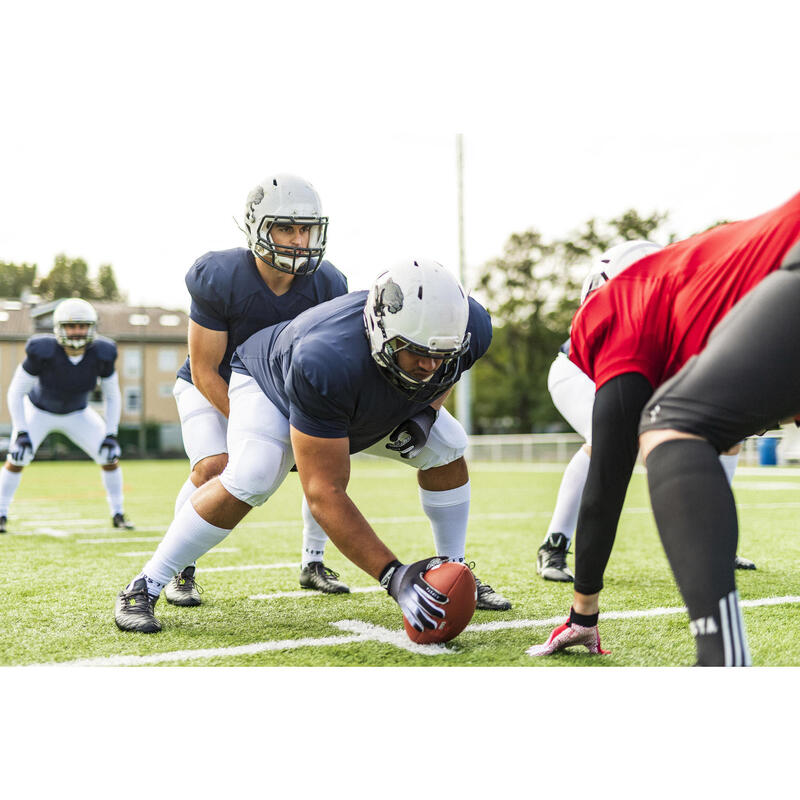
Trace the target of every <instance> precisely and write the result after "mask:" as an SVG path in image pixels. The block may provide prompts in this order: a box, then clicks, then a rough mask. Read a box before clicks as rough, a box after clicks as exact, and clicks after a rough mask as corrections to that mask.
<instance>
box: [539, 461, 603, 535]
mask: <svg viewBox="0 0 800 800" xmlns="http://www.w3.org/2000/svg"><path fill="white" fill-rule="evenodd" d="M591 460H592V459H591V458H589V455H588V453H587V452H586V451H585V450H584V449H583V448H582V447H581V449H580V450H578V452H577V453H575V455H574V456H572V458H571V459H570V462H569V464H567V468H566V469H565V470H564V475H563V477H562V478H561V486H559V487H558V497H557V498H556V507H555V509H554V510H553V517H552V519H551V520H550V527H548V529H547V536H550V534H551V533H563V534H564V536H566V537H567V542H571V541H572V537H573V535H574V534H575V526H576V525H577V524H578V511H579V510H580V507H581V495H582V494H583V487H584V485H585V484H586V477H587V475H588V474H589V464H590V463H591ZM547 536H546V537H545V540H547Z"/></svg>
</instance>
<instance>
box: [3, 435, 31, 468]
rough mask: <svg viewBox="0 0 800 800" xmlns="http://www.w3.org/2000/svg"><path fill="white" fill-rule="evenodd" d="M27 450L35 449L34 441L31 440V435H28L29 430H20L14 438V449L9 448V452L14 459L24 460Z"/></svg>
mask: <svg viewBox="0 0 800 800" xmlns="http://www.w3.org/2000/svg"><path fill="white" fill-rule="evenodd" d="M26 450H31V451H33V442H32V441H31V437H30V436H28V432H27V431H20V432H19V433H18V434H17V438H16V439H15V440H14V444H13V445H12V449H11V450H9V452H8V454H9V455H10V456H11V459H12V460H13V461H23V460H24V458H25V451H26Z"/></svg>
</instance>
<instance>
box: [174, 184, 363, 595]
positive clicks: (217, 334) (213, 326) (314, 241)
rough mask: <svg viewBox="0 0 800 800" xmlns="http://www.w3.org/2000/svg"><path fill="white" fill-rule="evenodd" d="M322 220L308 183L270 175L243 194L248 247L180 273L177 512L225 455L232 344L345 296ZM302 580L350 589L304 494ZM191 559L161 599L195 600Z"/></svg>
mask: <svg viewBox="0 0 800 800" xmlns="http://www.w3.org/2000/svg"><path fill="white" fill-rule="evenodd" d="M327 229H328V218H327V217H325V216H323V215H322V206H321V204H320V199H319V195H318V194H317V192H316V190H315V189H314V187H313V186H312V185H311V184H310V183H309V182H308V181H306V180H304V179H303V178H299V177H297V176H295V175H271V176H269V177H268V178H265V179H264V180H263V181H262V182H261V183H259V184H258V186H256V187H255V189H253V190H252V191H251V192H250V194H249V195H248V198H247V204H246V207H245V217H244V228H243V231H244V233H245V235H246V236H247V244H248V247H247V248H244V247H237V248H234V249H232V250H222V251H215V252H210V253H206V254H205V255H203V256H201V257H200V258H199V259H197V261H196V262H195V263H194V265H193V266H192V268H191V269H190V270H189V272H188V273H187V275H186V287H187V288H188V290H189V294H190V295H191V298H192V304H191V311H190V320H189V356H188V358H187V359H186V362H185V363H184V364H183V366H182V367H181V368H180V370H179V371H178V377H177V380H176V382H175V388H174V390H173V394H174V396H175V400H176V402H177V405H178V414H179V416H180V420H181V432H182V435H183V443H184V447H185V449H186V453H187V455H188V456H189V462H190V466H191V473H190V475H189V477H188V478H187V479H186V482H185V483H184V485H183V487H182V489H181V490H180V492H179V494H178V497H177V499H176V501H175V514H177V513H178V511H180V508H181V506H182V505H183V504H184V503H185V502H186V499H187V498H188V497H189V496H190V495H191V494H192V493H193V492H194V491H195V490H196V489H197V488H198V487H200V486H203V485H204V484H205V483H207V482H208V481H209V480H211V479H212V478H215V477H216V476H217V475H219V474H220V473H221V472H222V470H223V469H225V465H226V464H227V462H228V445H227V442H226V434H227V429H228V411H229V405H228V382H229V381H230V376H231V368H230V360H231V355H232V354H233V351H234V349H235V348H236V347H237V345H240V344H241V343H242V342H244V340H245V339H247V338H248V337H249V336H251V335H252V334H254V333H255V332H256V331H258V330H261V329H262V328H266V327H268V326H270V325H275V324H276V323H278V322H285V321H286V320H290V319H293V318H294V317H296V316H297V315H298V314H299V313H300V312H301V311H305V310H306V309H307V308H311V307H312V306H315V305H317V304H318V303H322V302H324V301H326V300H332V299H333V298H334V297H339V296H340V295H343V294H346V293H347V280H346V278H345V277H344V275H342V273H341V272H339V270H337V269H336V268H335V267H334V266H333V264H331V263H330V262H329V261H324V260H323V255H324V253H325V245H326V242H327ZM302 516H303V556H302V564H301V571H300V585H301V586H302V587H304V588H307V589H317V590H319V591H322V592H328V593H338V592H348V591H349V589H348V587H347V586H345V584H344V583H342V582H341V581H338V580H337V578H338V575H337V574H336V573H335V572H333V570H331V569H329V568H327V567H325V565H324V564H323V554H324V551H325V543H326V541H327V537H326V536H325V533H324V531H323V530H322V529H321V528H320V526H319V525H318V524H317V522H316V520H315V519H314V518H313V516H312V515H311V513H310V512H309V510H308V505H307V503H306V502H305V499H304V500H303V507H302ZM195 571H196V565H195V564H187V565H184V569H182V570H181V572H180V573H179V574H178V575H176V576H175V579H174V580H173V581H171V582H170V584H169V586H167V588H166V590H165V596H166V598H167V602H169V603H174V604H175V605H179V606H197V605H200V602H201V598H200V594H199V591H198V588H197V585H196V580H195V577H196V576H195Z"/></svg>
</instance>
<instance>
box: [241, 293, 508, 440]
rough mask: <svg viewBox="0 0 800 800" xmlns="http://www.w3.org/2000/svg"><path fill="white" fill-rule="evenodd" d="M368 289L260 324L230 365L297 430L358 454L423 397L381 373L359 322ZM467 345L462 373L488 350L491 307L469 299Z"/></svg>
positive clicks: (413, 410)
mask: <svg viewBox="0 0 800 800" xmlns="http://www.w3.org/2000/svg"><path fill="white" fill-rule="evenodd" d="M366 300H367V292H352V293H351V294H348V295H346V296H345V297H339V298H337V299H336V300H331V301H330V302H329V303H323V304H322V305H321V306H317V307H316V308H312V309H311V310H309V311H306V312H305V313H304V314H301V315H300V316H299V317H297V319H295V320H293V321H291V322H286V323H282V324H280V325H273V326H272V327H271V328H267V329H266V330H263V331H259V332H258V333H256V334H255V335H253V336H251V337H250V338H249V339H248V340H247V341H246V342H244V343H243V344H241V345H239V347H238V348H237V349H236V353H235V354H234V356H233V360H232V362H231V366H232V367H233V369H234V370H235V371H236V372H241V373H244V374H246V375H252V377H253V378H255V380H256V382H257V383H258V385H259V386H260V387H261V389H262V391H263V392H264V394H266V395H267V397H269V399H270V400H271V401H272V402H273V403H274V404H275V405H276V406H277V407H278V408H279V409H280V410H281V411H282V412H283V414H284V415H285V416H286V417H288V418H289V422H290V423H291V424H292V425H293V426H294V427H295V428H297V430H299V431H301V432H302V433H306V434H308V435H309V436H319V437H322V438H325V439H339V438H344V437H349V438H350V452H351V453H357V452H359V451H360V450H365V449H366V448H367V447H370V446H371V445H373V444H375V442H378V441H380V440H381V439H382V438H383V437H384V436H386V435H387V434H389V433H391V431H392V430H393V429H394V428H395V427H397V425H399V424H400V423H401V422H403V421H404V420H407V419H408V418H409V417H411V416H413V415H414V414H416V413H417V412H419V411H421V410H422V409H423V408H424V407H425V406H426V405H427V404H426V403H415V402H413V401H412V400H409V398H408V396H407V395H406V394H404V393H403V392H402V391H401V390H400V389H398V388H397V387H396V386H394V385H393V384H391V383H390V382H389V380H388V379H387V378H386V377H384V375H383V373H382V372H381V370H380V368H379V367H378V365H377V364H376V363H375V361H374V359H373V358H372V354H371V352H370V348H369V341H368V340H367V334H366V330H365V329H364V320H363V316H362V315H363V311H364V304H365V302H366ZM467 330H468V331H469V332H470V333H471V334H472V339H471V341H470V348H469V352H467V353H466V354H465V355H464V356H463V357H462V359H461V362H460V365H459V372H458V374H459V376H460V375H461V373H462V372H464V371H465V370H467V369H469V368H470V367H471V366H472V365H473V364H474V363H475V362H476V361H477V360H478V359H479V358H480V357H481V356H482V355H483V354H484V353H485V352H486V350H487V349H488V347H489V343H490V342H491V340H492V322H491V319H490V317H489V313H488V312H487V311H486V309H484V308H483V306H481V305H480V304H479V303H478V302H476V301H475V300H473V299H472V298H470V299H469V322H468V324H467Z"/></svg>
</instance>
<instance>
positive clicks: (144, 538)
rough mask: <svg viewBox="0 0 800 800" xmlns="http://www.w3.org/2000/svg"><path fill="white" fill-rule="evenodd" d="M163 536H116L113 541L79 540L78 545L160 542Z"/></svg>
mask: <svg viewBox="0 0 800 800" xmlns="http://www.w3.org/2000/svg"><path fill="white" fill-rule="evenodd" d="M163 538H164V537H163V536H115V537H114V538H113V539H78V541H77V544H127V543H128V542H160V541H161V540H162V539H163Z"/></svg>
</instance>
